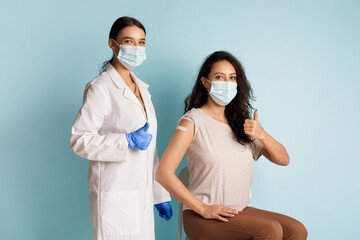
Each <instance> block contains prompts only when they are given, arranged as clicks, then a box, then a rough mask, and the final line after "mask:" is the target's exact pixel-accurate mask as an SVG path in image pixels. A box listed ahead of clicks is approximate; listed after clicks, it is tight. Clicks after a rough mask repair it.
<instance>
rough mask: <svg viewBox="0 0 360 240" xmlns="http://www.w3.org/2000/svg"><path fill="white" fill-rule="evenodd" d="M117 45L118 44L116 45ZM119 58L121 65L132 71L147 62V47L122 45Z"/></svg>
mask: <svg viewBox="0 0 360 240" xmlns="http://www.w3.org/2000/svg"><path fill="white" fill-rule="evenodd" d="M114 42H115V41H114ZM115 43H116V42H115ZM116 45H118V44H117V43H116ZM118 46H119V45H118ZM117 58H118V59H119V61H120V62H121V64H122V65H124V67H126V68H127V69H132V68H134V67H137V66H139V65H140V64H141V63H142V62H143V61H145V59H146V53H145V47H139V46H130V45H120V46H119V53H118V54H117Z"/></svg>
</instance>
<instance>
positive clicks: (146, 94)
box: [132, 74, 152, 121]
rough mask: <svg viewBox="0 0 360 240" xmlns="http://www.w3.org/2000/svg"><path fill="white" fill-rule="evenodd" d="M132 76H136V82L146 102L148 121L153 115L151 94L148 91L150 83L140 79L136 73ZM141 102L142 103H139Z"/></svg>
mask: <svg viewBox="0 0 360 240" xmlns="http://www.w3.org/2000/svg"><path fill="white" fill-rule="evenodd" d="M132 76H133V77H134V79H135V81H136V84H137V85H138V87H139V91H140V94H141V97H142V100H143V102H144V105H145V108H146V119H147V120H148V121H150V119H149V117H150V116H151V114H150V111H151V109H152V108H151V106H150V104H151V103H150V101H151V95H150V93H149V91H148V88H149V85H147V84H146V83H144V82H143V81H141V80H140V79H138V78H137V77H136V76H135V75H134V74H132ZM139 104H140V103H139Z"/></svg>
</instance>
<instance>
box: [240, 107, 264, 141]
mask: <svg viewBox="0 0 360 240" xmlns="http://www.w3.org/2000/svg"><path fill="white" fill-rule="evenodd" d="M244 132H245V134H247V135H249V136H250V137H252V138H254V139H262V138H263V137H264V130H263V129H262V128H261V126H260V122H259V117H258V111H257V109H256V110H255V112H254V119H246V120H245V122H244Z"/></svg>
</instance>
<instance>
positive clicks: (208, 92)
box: [203, 77, 212, 93]
mask: <svg viewBox="0 0 360 240" xmlns="http://www.w3.org/2000/svg"><path fill="white" fill-rule="evenodd" d="M203 78H205V80H206V81H208V82H209V83H210V90H211V87H212V82H211V81H210V80H209V79H207V78H206V77H203ZM204 87H205V86H204ZM205 89H206V91H207V92H208V93H210V90H208V89H207V88H205Z"/></svg>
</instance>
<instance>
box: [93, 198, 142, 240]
mask: <svg viewBox="0 0 360 240" xmlns="http://www.w3.org/2000/svg"><path fill="white" fill-rule="evenodd" d="M139 206H140V204H139V194H138V192H137V191H117V192H101V201H100V226H101V232H102V236H103V239H104V240H106V239H120V238H118V237H119V236H135V235H138V234H139V232H140V226H139V225H140V216H139Z"/></svg>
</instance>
